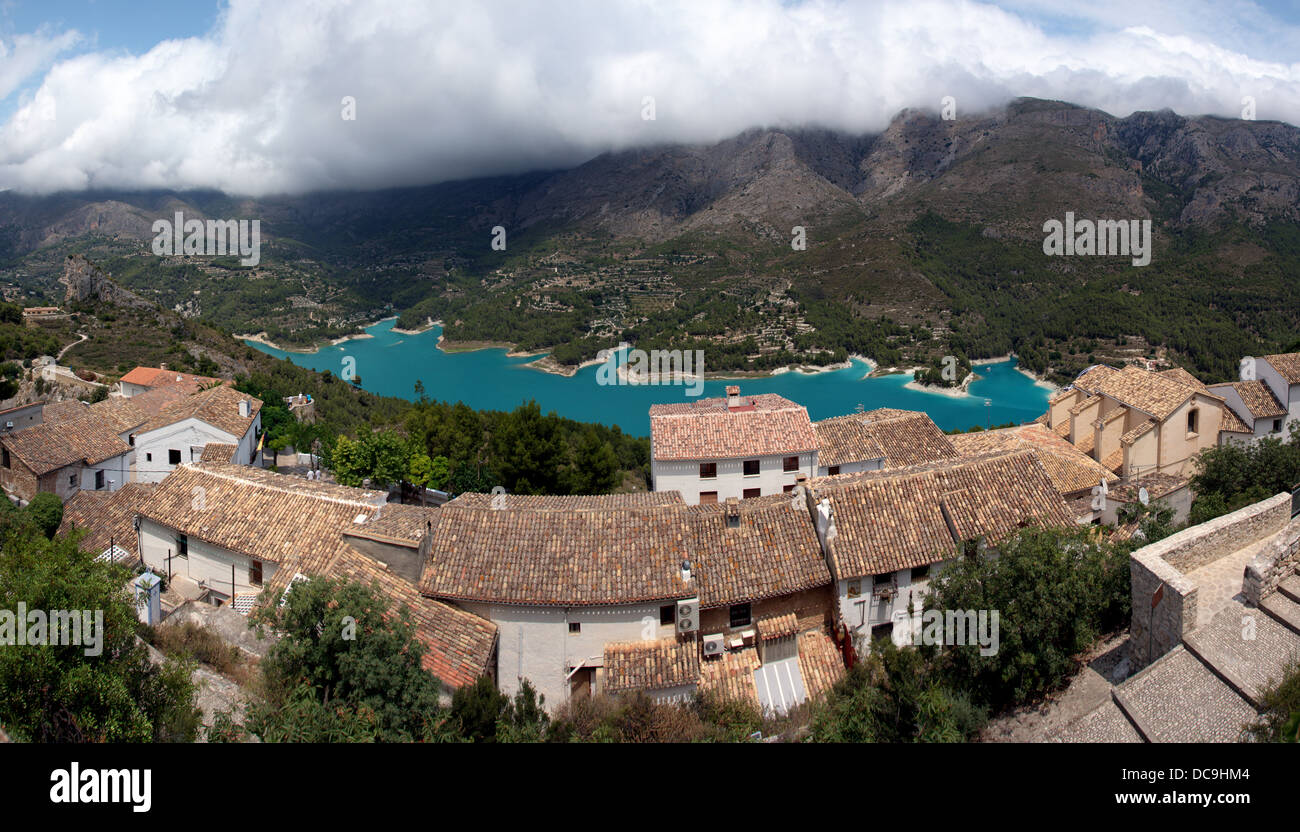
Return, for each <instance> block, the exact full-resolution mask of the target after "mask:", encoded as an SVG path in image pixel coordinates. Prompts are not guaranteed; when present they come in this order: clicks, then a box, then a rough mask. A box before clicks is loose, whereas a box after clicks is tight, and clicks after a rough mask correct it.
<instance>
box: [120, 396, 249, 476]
mask: <svg viewBox="0 0 1300 832" xmlns="http://www.w3.org/2000/svg"><path fill="white" fill-rule="evenodd" d="M261 424H262V415H261V414H260V413H259V414H258V415H257V418H255V419H254V420H253V422H252V424H250V425H249V426H248V430H246V431H245V432H244V435H243V436H239V437H236V436H234V435H233V434H230V433H227V432H226V431H224V430H221V429H219V428H217V427H215V426H213V425H210V424H208V423H207V422H204V421H203V420H201V419H196V418H190V419H184V420H182V421H180V422H176V423H174V424H171V425H165V426H163V427H161V428H158V429H156V430H152V431H148V432H147V433H145V432H142V433H137V434H136V435H135V480H136V482H162V481H163V480H164V479H165V478H166V477H167V475H168V474H170V473H171V472H172V470H173V469H175V467H176V466H175V465H173V464H171V463H170V462H168V459H169V458H170V457H169V454H168V453H167V452H168V451H169V450H172V449H175V450H178V451H180V452H181V464H189V463H191V462H198V461H199V457H200V456H202V454H203V446H205V445H207V444H208V443H211V442H218V443H226V444H232V445H233V444H238V445H239V451H238V453H237V454H236V456H235V462H237V463H240V464H246V463H247V462H248V458H249V454H250V453H251V452H252V450H253V448H255V447H256V443H257V431H258V429H259V428H260V427H261Z"/></svg>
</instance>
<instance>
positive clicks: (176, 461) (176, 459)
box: [167, 448, 181, 465]
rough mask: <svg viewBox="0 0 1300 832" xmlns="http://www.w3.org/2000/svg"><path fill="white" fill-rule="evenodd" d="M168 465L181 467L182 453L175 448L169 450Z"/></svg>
mask: <svg viewBox="0 0 1300 832" xmlns="http://www.w3.org/2000/svg"><path fill="white" fill-rule="evenodd" d="M167 464H168V465H180V464H181V452H180V451H178V450H176V449H175V448H168V449H167Z"/></svg>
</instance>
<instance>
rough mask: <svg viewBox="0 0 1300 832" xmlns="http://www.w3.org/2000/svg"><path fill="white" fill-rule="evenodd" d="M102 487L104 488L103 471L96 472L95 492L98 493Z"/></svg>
mask: <svg viewBox="0 0 1300 832" xmlns="http://www.w3.org/2000/svg"><path fill="white" fill-rule="evenodd" d="M103 487H104V472H103V471H96V472H95V490H96V491H99V490H100V489H102V488H103Z"/></svg>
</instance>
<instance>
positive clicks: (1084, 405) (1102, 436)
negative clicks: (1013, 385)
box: [1046, 364, 1232, 479]
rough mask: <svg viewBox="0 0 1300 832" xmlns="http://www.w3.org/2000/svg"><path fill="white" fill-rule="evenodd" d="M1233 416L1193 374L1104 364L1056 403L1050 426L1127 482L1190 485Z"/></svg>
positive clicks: (1052, 405)
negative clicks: (1149, 478)
mask: <svg viewBox="0 0 1300 832" xmlns="http://www.w3.org/2000/svg"><path fill="white" fill-rule="evenodd" d="M1229 413H1231V410H1230V408H1228V407H1227V405H1226V404H1225V403H1224V399H1223V397H1222V396H1220V395H1218V394H1216V393H1214V392H1212V391H1210V390H1209V389H1208V388H1207V387H1206V386H1205V385H1204V384H1202V383H1201V382H1200V381H1198V380H1197V379H1196V378H1195V377H1194V376H1192V375H1191V374H1190V373H1188V372H1187V371H1186V370H1182V369H1174V370H1164V371H1162V372H1158V373H1153V372H1150V371H1148V370H1144V369H1142V368H1140V367H1135V366H1132V365H1129V366H1126V367H1124V368H1123V369H1121V370H1116V369H1115V368H1113V367H1108V366H1106V365H1104V364H1098V365H1095V366H1093V367H1089V368H1088V369H1087V370H1085V371H1084V372H1083V373H1081V374H1080V375H1079V377H1078V378H1076V379H1075V380H1074V382H1073V384H1071V385H1070V386H1069V387H1067V388H1065V389H1064V390H1062V391H1061V392H1060V393H1058V394H1056V395H1055V396H1053V397H1052V398H1051V399H1049V400H1048V412H1047V420H1046V423H1047V425H1048V427H1050V428H1051V429H1052V430H1053V431H1055V432H1056V433H1058V434H1059V435H1061V436H1063V437H1065V438H1066V439H1068V440H1069V441H1070V442H1071V444H1073V445H1074V446H1075V447H1077V448H1079V450H1081V451H1083V452H1084V453H1086V454H1088V455H1089V456H1091V457H1092V458H1093V459H1095V460H1097V461H1098V462H1100V463H1101V464H1102V465H1104V466H1105V467H1106V468H1107V470H1110V471H1114V472H1115V473H1117V474H1119V475H1120V476H1121V477H1122V478H1125V479H1129V478H1132V477H1135V476H1141V475H1146V474H1152V473H1161V474H1169V475H1172V476H1181V477H1188V476H1190V475H1191V473H1192V470H1191V469H1192V461H1193V459H1194V458H1195V457H1196V455H1197V454H1199V453H1200V452H1201V451H1203V450H1205V449H1206V448H1211V447H1214V446H1215V445H1218V444H1220V431H1221V430H1223V429H1224V427H1225V425H1228V426H1229V427H1231V421H1232V417H1230V416H1229V415H1228V414H1229Z"/></svg>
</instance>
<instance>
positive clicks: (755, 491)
mask: <svg viewBox="0 0 1300 832" xmlns="http://www.w3.org/2000/svg"><path fill="white" fill-rule="evenodd" d="M762 495H763V489H761V488H746V489H745V491H744V494H743V495H742V496H743V497H744V498H745V499H746V500H748V499H749V498H750V497H761V496H762Z"/></svg>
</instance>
